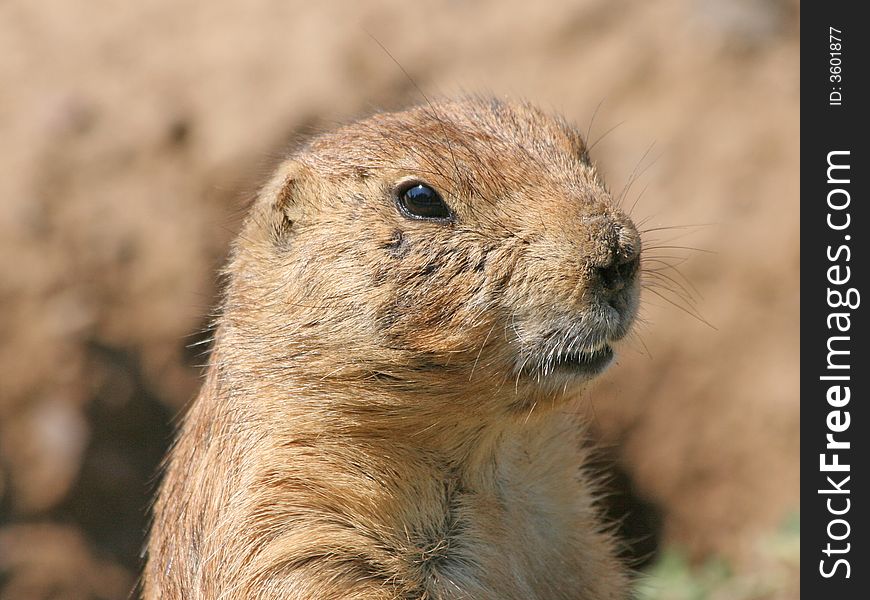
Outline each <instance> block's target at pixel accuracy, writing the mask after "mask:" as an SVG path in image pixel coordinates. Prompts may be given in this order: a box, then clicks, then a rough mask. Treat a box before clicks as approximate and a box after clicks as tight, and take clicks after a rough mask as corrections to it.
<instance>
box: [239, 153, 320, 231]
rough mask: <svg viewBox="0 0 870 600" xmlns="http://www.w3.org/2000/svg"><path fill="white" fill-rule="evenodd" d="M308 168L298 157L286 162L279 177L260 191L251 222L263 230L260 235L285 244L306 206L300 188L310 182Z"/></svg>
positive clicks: (277, 172)
mask: <svg viewBox="0 0 870 600" xmlns="http://www.w3.org/2000/svg"><path fill="white" fill-rule="evenodd" d="M308 171H309V170H308V169H307V168H306V167H304V166H303V165H301V164H300V163H298V162H296V161H294V160H292V159H291V160H288V161H286V162H284V163H283V164H282V165H281V166H280V167H279V168H278V169H277V171H276V173H275V176H274V177H272V179H271V180H269V182H268V183H266V185H264V186H263V188H262V189H261V190H260V193H259V195H258V196H257V200H256V201H255V202H254V207H253V210H252V214H251V219H250V221H251V223H250V224H251V225H254V226H256V228H257V229H258V230H259V231H257V232H256V233H254V232H249V234H254V235H256V234H259V237H266V238H268V240H269V241H271V242H273V243H281V242H283V241H285V240H286V238H287V236H288V235H289V234H290V232H291V231H292V229H293V225H294V223H295V222H296V221H298V220H299V218H300V217H301V216H302V213H303V211H304V207H303V206H302V202H301V199H300V196H301V193H300V190H301V188H302V187H303V186H305V185H306V183H307V181H306V180H307V178H308V176H309V173H308Z"/></svg>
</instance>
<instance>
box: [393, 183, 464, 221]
mask: <svg viewBox="0 0 870 600" xmlns="http://www.w3.org/2000/svg"><path fill="white" fill-rule="evenodd" d="M396 205H397V206H398V207H399V212H401V213H402V214H403V215H404V216H406V217H408V218H411V219H427V220H432V221H448V220H450V219H451V218H452V217H453V213H451V212H450V208H448V206H447V204H446V203H445V202H444V199H443V198H441V194H439V193H438V192H436V191H435V190H434V189H433V188H432V187H431V186H428V185H426V184H425V183H419V182H412V183H409V184H407V185H404V186H402V187H400V188H399V189H398V192H397V193H396Z"/></svg>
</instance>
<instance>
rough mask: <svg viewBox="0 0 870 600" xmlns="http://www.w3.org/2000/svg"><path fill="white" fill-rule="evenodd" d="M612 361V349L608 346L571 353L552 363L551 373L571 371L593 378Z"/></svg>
mask: <svg viewBox="0 0 870 600" xmlns="http://www.w3.org/2000/svg"><path fill="white" fill-rule="evenodd" d="M612 361H613V348H611V347H610V346H609V345H608V344H605V345H603V346H602V347H601V348H598V349H597V350H593V351H591V352H583V351H578V352H572V353H570V354H567V355H565V356H562V357H559V359H558V360H555V361H554V362H553V368H552V370H553V371H556V370H559V371H571V372H574V373H576V374H577V375H581V376H584V377H594V376H596V375H599V374H600V373H601V372H603V371H604V369H606V368H607V367H608V366H610V363H611V362H612Z"/></svg>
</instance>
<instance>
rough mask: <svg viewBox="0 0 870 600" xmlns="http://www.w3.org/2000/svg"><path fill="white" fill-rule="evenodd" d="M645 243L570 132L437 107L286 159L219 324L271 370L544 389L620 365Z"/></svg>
mask: <svg viewBox="0 0 870 600" xmlns="http://www.w3.org/2000/svg"><path fill="white" fill-rule="evenodd" d="M640 250H641V241H640V237H639V235H638V232H637V230H636V228H635V226H634V225H633V224H632V222H631V221H630V220H629V218H628V217H627V216H626V215H625V214H623V213H622V212H621V211H620V210H619V209H618V208H617V207H616V206H615V205H614V202H613V200H612V198H611V196H610V194H609V192H608V191H607V189H606V188H605V187H604V185H603V184H602V182H601V181H600V180H599V178H598V176H597V174H596V171H595V167H594V166H593V165H592V163H591V162H590V161H589V158H588V155H587V149H586V146H585V143H584V141H583V139H582V137H581V135H580V134H579V133H578V132H577V130H576V129H574V128H573V127H572V126H570V125H568V124H566V123H565V122H564V121H562V120H561V119H558V118H554V117H551V116H549V115H547V114H545V113H543V112H541V111H539V110H538V109H536V108H534V107H532V106H530V105H528V104H517V103H508V102H502V101H497V100H490V99H469V100H461V101H456V102H444V103H437V104H434V105H431V106H423V107H419V108H415V109H412V110H409V111H406V112H401V113H395V114H381V115H376V116H374V117H371V118H369V119H367V120H364V121H361V122H359V123H355V124H352V125H349V126H346V127H344V128H342V129H339V130H338V131H336V132H334V133H331V134H327V135H324V136H321V137H319V138H317V139H315V140H314V141H313V142H312V143H311V144H309V145H308V146H307V147H306V148H305V149H303V150H302V151H301V152H300V153H299V154H297V155H296V156H294V157H293V158H292V159H290V160H289V161H287V162H286V163H285V164H283V165H282V166H281V168H280V169H279V172H278V173H277V175H276V176H275V177H274V178H273V180H272V181H271V183H270V184H268V185H267V186H266V187H265V188H264V190H263V192H262V193H261V195H260V198H259V199H258V200H257V202H256V204H255V206H254V209H253V212H252V215H251V217H250V218H249V219H248V221H247V223H246V226H245V229H244V232H243V233H242V236H241V237H240V240H239V242H237V245H236V251H235V258H234V262H233V264H232V265H231V268H230V271H231V274H232V280H231V283H230V286H229V290H228V294H227V304H226V313H227V317H226V318H227V320H228V322H229V324H230V326H231V327H232V328H234V329H235V330H236V331H238V332H241V333H242V334H244V333H245V332H249V334H248V335H247V337H246V339H248V340H251V341H250V345H251V346H256V345H257V344H261V346H260V347H259V348H257V353H258V355H259V356H260V357H261V359H262V360H263V361H264V362H263V364H262V368H264V369H266V370H267V372H268V369H269V368H270V367H269V365H271V368H275V369H283V368H295V366H299V367H300V368H303V369H305V370H306V372H307V373H309V374H310V375H311V377H312V381H314V380H317V381H325V380H327V379H329V378H336V377H339V378H345V380H346V381H362V380H365V379H366V378H376V379H378V380H381V381H385V382H392V383H393V384H395V385H401V383H402V382H410V381H416V382H427V383H428V384H431V385H433V386H440V388H441V389H460V388H464V389H466V390H468V389H469V388H471V387H474V386H478V385H479V386H481V389H484V388H487V389H490V388H493V387H497V386H502V385H505V387H506V388H508V389H510V391H511V393H513V392H514V390H515V389H516V390H517V391H519V390H520V389H522V390H525V391H535V390H538V391H540V390H549V391H552V390H555V389H562V388H564V387H566V384H571V383H573V382H582V381H585V380H588V379H590V378H591V377H593V376H595V375H597V374H598V373H600V372H601V371H603V370H604V369H605V368H606V367H607V365H608V364H609V363H610V362H611V360H612V356H613V351H612V348H611V344H612V343H613V342H615V341H617V340H619V339H620V338H622V337H623V336H625V335H626V333H627V332H628V331H629V328H630V326H631V323H632V321H633V319H634V317H635V313H636V310H637V306H638V295H639V283H638V271H639V263H640ZM243 337H244V336H243Z"/></svg>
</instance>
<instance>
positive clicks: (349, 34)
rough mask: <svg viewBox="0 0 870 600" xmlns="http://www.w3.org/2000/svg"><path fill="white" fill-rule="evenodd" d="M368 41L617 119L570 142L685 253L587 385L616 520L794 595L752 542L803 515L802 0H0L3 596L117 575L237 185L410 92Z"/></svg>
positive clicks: (428, 64)
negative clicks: (610, 360) (586, 143)
mask: <svg viewBox="0 0 870 600" xmlns="http://www.w3.org/2000/svg"><path fill="white" fill-rule="evenodd" d="M370 35H371V36H373V37H374V38H377V40H379V41H380V42H381V43H382V44H384V45H385V46H386V47H387V48H388V49H389V50H390V52H391V53H392V54H393V55H394V56H395V57H396V59H397V60H398V61H399V62H400V63H401V64H402V66H403V67H404V68H405V69H406V70H407V71H408V73H410V74H411V76H412V77H413V78H414V79H415V80H416V82H417V84H418V85H419V87H420V88H421V89H422V90H423V91H424V92H425V93H426V94H427V95H430V96H439V95H448V94H454V93H457V92H460V91H470V92H479V91H490V92H493V93H495V94H498V95H511V96H522V97H526V98H528V99H530V100H533V101H535V102H536V103H538V104H540V105H542V106H544V107H546V108H551V109H553V110H556V111H560V112H562V113H563V114H565V115H566V116H567V117H568V118H570V119H572V120H574V121H575V122H577V123H578V124H579V125H580V126H581V127H583V128H585V127H587V126H589V125H590V121H591V119H592V115H593V113H596V116H595V120H594V123H592V126H591V136H590V137H591V139H592V140H595V139H597V138H599V137H600V136H602V134H604V133H605V132H607V131H608V130H610V129H611V128H613V127H614V126H616V125H619V124H621V125H620V126H619V127H617V128H616V129H615V130H613V131H612V132H610V133H609V134H608V135H607V136H606V137H605V138H604V139H603V140H602V141H601V142H600V143H598V144H597V145H596V146H595V149H594V151H593V158H594V159H595V160H596V161H597V162H598V163H599V165H600V166H601V169H602V170H603V172H604V174H605V176H606V178H607V180H608V182H609V185H610V186H611V188H612V189H613V190H615V191H619V190H621V189H623V186H625V185H626V184H627V182H628V181H629V180H630V179H631V178H632V173H633V172H634V173H635V174H636V175H639V176H638V177H637V181H636V182H635V183H634V184H633V186H632V189H631V191H630V192H629V194H628V199H629V201H630V202H631V203H634V202H635V201H637V204H636V207H635V208H634V209H633V216H634V217H635V219H636V220H637V221H642V222H643V228H644V229H651V230H652V231H649V232H648V233H647V234H646V243H647V245H648V246H654V245H658V246H660V247H659V248H657V249H655V250H652V251H651V253H650V255H649V256H651V257H658V258H660V259H662V260H665V261H667V262H668V263H670V264H672V265H676V266H677V268H678V270H679V273H677V272H676V271H675V270H672V269H669V268H664V270H662V271H660V273H661V276H660V277H659V279H658V281H657V283H658V287H657V288H656V289H655V291H647V292H645V296H644V302H645V308H644V310H643V313H642V316H643V320H644V322H643V324H642V325H641V327H640V329H639V332H638V335H637V336H635V338H634V339H633V340H632V341H631V342H630V343H629V344H628V345H627V347H624V348H623V351H622V354H621V358H620V360H619V365H618V367H616V368H613V369H611V371H610V372H609V373H608V375H607V377H606V378H605V379H604V380H603V381H602V382H601V383H600V384H599V385H598V386H597V388H596V389H595V390H594V392H593V393H592V394H591V395H590V397H589V399H588V414H589V416H590V421H591V423H592V435H593V436H594V438H595V440H596V443H597V444H599V445H600V446H601V448H602V452H601V455H602V461H601V462H602V465H601V468H603V469H605V470H608V471H612V473H613V482H614V483H613V492H614V495H613V497H612V498H611V500H610V503H611V504H610V506H611V512H612V514H613V515H614V516H615V517H618V518H620V519H622V521H623V523H624V531H625V534H626V535H627V536H628V538H629V541H631V542H632V543H633V544H634V545H633V546H631V548H630V551H629V553H632V554H633V555H634V557H633V560H634V561H635V564H638V565H641V566H642V565H645V564H647V563H649V562H650V561H651V560H652V559H654V558H655V557H656V556H662V555H664V556H666V557H667V556H674V554H670V555H669V554H668V551H670V550H668V549H672V550H673V552H677V553H678V554H679V556H681V557H684V558H683V559H680V560H685V563H686V564H687V565H688V567H687V569H689V570H691V569H701V568H705V567H703V565H709V564H710V561H711V560H715V561H720V562H722V563H723V564H727V568H728V570H729V572H730V573H734V574H736V575H735V576H739V577H747V576H749V577H753V578H754V581H756V582H758V581H760V582H763V583H764V585H761V586H760V587H759V586H756V587H754V588H752V589H753V590H754V591H752V592H751V593H749V594H748V595H747V594H745V593H744V592H745V590H744V592H740V593H741V594H744V595H745V596H746V597H777V598H779V597H782V598H790V597H796V596H797V594H798V591H797V590H798V587H797V585H798V582H797V570H796V567H795V565H794V564H791V563H789V564H790V566H789V565H786V568H785V570H783V569H782V559H781V557H780V558H777V556H779V555H776V554H775V553H774V555H773V556H774V558H771V556H772V555H771V554H770V552H769V551H768V550H767V549H769V548H770V547H771V546H770V540H771V539H772V537H771V536H775V535H776V532H777V531H779V529H780V527H781V524H782V523H783V522H784V520H785V519H786V518H787V517H788V516H789V515H794V514H796V513H797V510H798V482H799V475H798V462H797V453H798V446H799V433H798V429H799V427H798V426H799V414H798V404H799V396H798V383H797V381H798V380H797V374H798V373H797V369H798V354H799V329H798V310H799V304H800V299H799V295H798V283H799V273H798V265H799V256H800V255H799V233H798V225H799V213H798V179H797V172H798V166H799V159H798V153H799V123H798V112H799V73H798V67H799V58H798V45H799V5H798V3H797V2H796V1H792V0H667V1H656V2H648V1H645V0H586V1H583V0H576V1H570V0H554V1H552V2H526V1H521V0H511V1H506V0H470V1H459V0H452V1H451V0H439V1H435V0H425V1H420V2H400V1H398V0H376V1H372V2H366V3H356V2H333V1H327V0H321V1H319V2H303V1H301V0H294V1H288V0H251V1H247V2H242V1H226V0H223V1H214V2H198V1H196V0H148V1H145V2H126V3H114V2H103V1H98V0H92V1H90V2H84V1H83V2H68V1H65V0H42V1H41V2H25V1H23V0H20V1H11V2H10V1H4V2H0V133H2V135H0V303H2V304H0V307H2V310H0V598H2V599H3V600H7V599H15V600H19V599H22V600H24V599H26V600H33V599H42V598H82V599H85V598H101V599H102V598H106V599H110V598H111V599H114V598H124V597H126V596H127V595H128V594H129V593H130V590H131V589H133V587H134V585H135V579H136V575H137V571H138V569H139V564H140V558H139V552H140V549H141V546H142V542H143V538H144V532H145V530H146V526H147V508H148V504H149V498H150V495H151V493H152V490H153V488H154V478H155V473H156V470H157V465H158V462H159V460H160V457H161V456H162V454H163V452H164V451H165V448H166V446H167V444H168V442H169V440H170V438H171V433H172V427H173V420H174V418H175V415H177V414H178V412H179V411H180V410H182V409H183V407H184V405H185V403H186V402H188V401H189V400H190V399H191V398H192V397H193V396H194V394H195V392H196V390H197V387H198V385H199V376H200V371H199V368H198V367H197V365H199V364H201V363H202V362H203V360H204V358H203V357H202V355H201V352H202V348H201V347H198V346H195V345H194V346H191V344H195V343H196V342H197V341H199V340H201V339H202V337H203V335H202V333H201V331H202V328H203V327H204V326H205V325H206V323H207V322H208V314H209V312H210V311H211V310H212V309H213V307H214V306H215V302H216V300H215V299H216V294H217V292H218V289H217V286H218V285H219V284H218V281H217V280H216V276H215V271H216V269H217V267H218V266H219V265H220V264H221V263H222V261H223V260H224V257H225V254H226V251H227V245H228V243H229V241H230V239H231V238H232V236H233V234H234V232H235V231H236V229H237V227H238V225H239V222H240V218H241V210H242V207H243V206H244V203H245V201H246V200H247V199H248V198H249V197H250V195H251V194H252V193H253V192H254V191H255V190H256V187H257V185H258V184H259V183H261V182H262V180H263V179H264V177H265V176H266V175H267V174H268V172H269V170H270V168H271V166H272V165H273V164H275V162H276V161H277V160H278V158H279V157H281V156H282V154H283V153H284V152H285V151H286V150H287V149H288V148H290V147H291V146H292V145H293V144H296V143H299V142H301V141H304V139H305V138H306V137H307V136H310V135H312V134H314V133H316V132H318V131H321V130H324V129H328V128H330V127H332V126H333V125H334V124H336V123H338V122H341V121H344V120H348V119H352V118H355V117H357V116H360V115H364V114H368V113H370V112H372V111H374V110H380V109H393V108H399V107H403V106H407V105H409V104H414V103H419V102H421V100H422V99H421V94H420V92H419V91H418V90H417V89H416V88H415V86H414V85H413V84H411V83H410V81H409V79H408V77H406V76H405V75H404V74H403V73H402V71H401V70H400V69H399V68H398V67H397V65H396V64H395V63H394V62H393V60H392V59H391V58H390V57H389V56H387V54H386V53H385V52H384V51H383V50H382V49H381V48H380V47H379V45H378V44H377V43H376V42H375V41H373V39H372V37H370ZM596 109H597V112H596ZM652 144H654V146H653V147H652V150H651V151H649V152H648V153H647V150H648V148H649V147H650V146H651V145H652ZM642 191H643V193H642V194H641V192H642ZM668 226H680V228H678V229H661V230H657V229H658V228H661V227H668ZM687 248H696V249H698V250H692V249H687ZM648 264H649V265H653V263H648ZM653 277H655V276H653ZM683 277H685V279H687V280H688V281H689V282H690V283H686V282H685V281H684V280H683ZM675 286H681V287H685V288H686V289H684V290H683V289H680V288H679V287H675ZM692 286H694V288H693V287H692ZM668 288H670V290H669V289H668ZM657 294H660V295H661V296H659V295H657ZM692 302H694V306H693V305H692ZM680 306H682V307H683V308H685V309H687V310H682V309H681V308H680ZM689 313H697V314H698V316H699V318H695V317H694V316H692V315H691V314H689ZM702 321H706V322H707V323H709V324H710V325H709V326H708V325H707V324H705V323H704V322H702ZM626 511H628V515H627V516H626V514H625V513H626ZM798 536H799V533H798ZM663 549H664V551H663ZM663 552H664V554H662V553H663ZM787 560H791V561H793V560H796V559H794V557H793V556H792V557H791V558H788V559H787ZM771 561H773V562H774V563H776V564H774V565H772V563H771ZM672 563H673V561H671V562H670V563H666V565H665V567H661V568H660V569H659V571H661V569H662V568H664V569H666V568H668V567H667V565H669V564H672ZM693 565H694V566H693ZM653 572H654V573H655V572H656V571H655V567H654V571H653ZM715 581H716V582H719V580H718V579H715ZM652 585H653V586H654V587H655V586H656V585H657V584H656V582H655V581H654V580H653V581H652ZM718 585H719V583H714V584H713V588H715V587H717V586H718ZM723 585H724V584H723ZM666 588H667V584H664V585H659V587H658V588H656V589H659V590H660V591H661V593H662V594H666V593H667V592H668V590H667V589H666ZM758 590H763V591H758ZM671 592H673V590H671ZM714 592H715V590H712V589H711V590H706V591H703V593H702V595H701V596H691V597H705V596H706V595H711V596H712V595H715V594H714ZM753 594H754V595H753ZM739 595H740V594H738V593H737V592H734V593H731V594H729V595H726V596H725V597H731V598H734V597H738V596H739ZM720 596H721V593H720ZM674 597H688V596H679V595H677V596H674Z"/></svg>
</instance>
